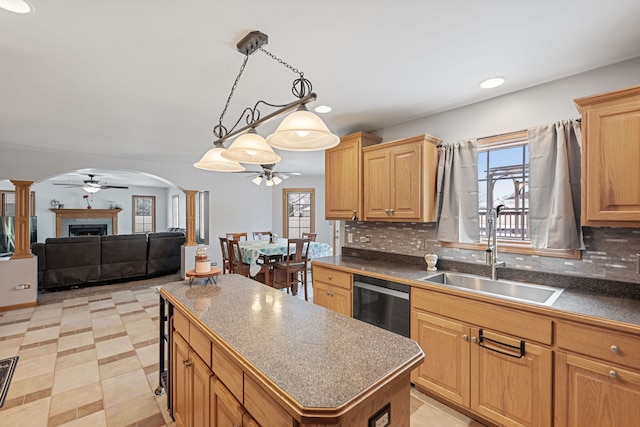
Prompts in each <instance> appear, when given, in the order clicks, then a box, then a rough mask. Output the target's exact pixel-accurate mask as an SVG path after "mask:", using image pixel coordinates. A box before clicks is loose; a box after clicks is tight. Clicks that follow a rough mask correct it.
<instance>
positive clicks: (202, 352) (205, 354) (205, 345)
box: [189, 324, 211, 368]
mask: <svg viewBox="0 0 640 427" xmlns="http://www.w3.org/2000/svg"><path fill="white" fill-rule="evenodd" d="M189 344H190V345H191V348H193V349H194V350H195V352H196V353H198V356H200V358H201V359H202V360H203V361H204V363H206V364H207V366H208V367H209V368H211V340H209V338H207V336H206V335H205V334H204V333H203V332H202V331H200V329H198V328H197V327H196V326H195V325H193V324H190V325H189Z"/></svg>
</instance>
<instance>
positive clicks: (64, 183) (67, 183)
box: [53, 182, 84, 188]
mask: <svg viewBox="0 0 640 427" xmlns="http://www.w3.org/2000/svg"><path fill="white" fill-rule="evenodd" d="M53 185H66V186H67V188H71V187H82V186H83V185H84V184H74V183H72V182H54V183H53Z"/></svg>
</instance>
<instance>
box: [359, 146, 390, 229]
mask: <svg viewBox="0 0 640 427" xmlns="http://www.w3.org/2000/svg"><path fill="white" fill-rule="evenodd" d="M363 169H364V173H363V188H364V190H363V192H364V194H363V198H364V219H367V220H371V219H389V215H390V211H391V206H390V201H389V185H390V184H389V180H390V179H391V176H390V175H389V150H384V149H383V150H373V151H367V152H365V153H364V160H363Z"/></svg>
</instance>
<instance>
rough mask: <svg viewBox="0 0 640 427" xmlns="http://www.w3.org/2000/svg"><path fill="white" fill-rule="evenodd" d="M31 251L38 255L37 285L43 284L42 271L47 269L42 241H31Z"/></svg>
mask: <svg viewBox="0 0 640 427" xmlns="http://www.w3.org/2000/svg"><path fill="white" fill-rule="evenodd" d="M31 253H32V254H34V255H35V256H37V257H38V287H42V286H44V272H45V271H46V269H47V254H46V252H45V246H44V243H37V242H36V243H33V244H32V245H31Z"/></svg>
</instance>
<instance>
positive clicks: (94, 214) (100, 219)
mask: <svg viewBox="0 0 640 427" xmlns="http://www.w3.org/2000/svg"><path fill="white" fill-rule="evenodd" d="M121 210H122V209H120V208H115V209H51V211H53V212H55V214H56V237H66V236H71V235H72V234H70V233H67V231H70V226H71V225H83V226H86V225H91V226H96V225H100V228H102V226H103V225H106V227H107V228H106V231H105V232H103V233H102V234H106V235H110V234H118V213H119V212H120V211H121ZM93 231H94V232H92V233H91V234H98V233H95V230H93ZM87 234H89V232H85V233H84V234H83V235H87Z"/></svg>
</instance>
